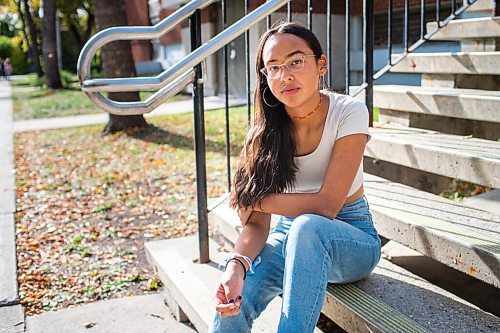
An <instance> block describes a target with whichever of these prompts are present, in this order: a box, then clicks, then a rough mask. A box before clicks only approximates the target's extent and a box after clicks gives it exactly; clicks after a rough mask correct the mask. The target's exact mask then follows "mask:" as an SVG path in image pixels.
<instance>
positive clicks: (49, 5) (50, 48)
mask: <svg viewBox="0 0 500 333" xmlns="http://www.w3.org/2000/svg"><path fill="white" fill-rule="evenodd" d="M56 5H57V0H44V1H43V34H42V51H43V60H44V62H45V76H46V81H47V86H48V87H49V88H52V89H58V88H62V82H61V76H60V75H59V62H58V55H57V37H56V33H57V32H56V11H57V10H56Z"/></svg>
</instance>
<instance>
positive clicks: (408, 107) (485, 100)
mask: <svg viewBox="0 0 500 333" xmlns="http://www.w3.org/2000/svg"><path fill="white" fill-rule="evenodd" d="M373 92H374V95H373V104H374V106H376V107H378V108H381V109H391V110H399V111H407V112H415V113H420V114H428V115H435V116H436V115H438V116H444V117H454V118H462V119H473V120H480V121H488V122H500V116H499V114H498V110H500V91H492V90H478V89H453V88H444V87H418V86H402V85H376V86H374V87H373Z"/></svg>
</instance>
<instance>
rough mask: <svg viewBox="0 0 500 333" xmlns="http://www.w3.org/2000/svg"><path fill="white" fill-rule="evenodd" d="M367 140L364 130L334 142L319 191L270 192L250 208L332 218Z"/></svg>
mask: <svg viewBox="0 0 500 333" xmlns="http://www.w3.org/2000/svg"><path fill="white" fill-rule="evenodd" d="M366 140H367V136H366V135H365V134H352V135H348V136H345V137H343V138H340V139H338V140H337V141H336V142H335V145H334V147H333V152H332V157H331V159H330V162H329V165H328V168H327V170H326V174H325V178H324V181H323V185H322V186H321V189H320V191H319V192H317V193H279V194H269V195H266V196H265V197H264V199H263V200H262V201H261V204H260V205H259V204H257V205H255V206H254V207H252V209H253V210H254V211H261V212H266V213H272V214H278V215H284V216H290V217H296V216H299V215H301V214H307V213H309V214H318V215H322V216H325V217H328V218H332V219H333V218H335V216H337V214H338V212H339V211H340V208H342V206H343V205H344V202H345V200H346V198H347V194H348V193H349V189H350V188H351V185H352V182H353V180H354V177H355V176H356V173H357V171H358V168H359V164H360V163H361V160H362V157H363V152H364V149H365V146H366Z"/></svg>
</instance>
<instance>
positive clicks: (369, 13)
mask: <svg viewBox="0 0 500 333" xmlns="http://www.w3.org/2000/svg"><path fill="white" fill-rule="evenodd" d="M475 1H476V0H470V1H465V2H464V4H463V5H462V6H458V4H457V1H456V0H453V1H441V0H436V1H424V0H420V2H418V1H410V0H405V1H404V4H403V6H402V7H396V6H395V4H394V1H393V0H387V4H386V5H387V8H385V11H386V12H385V13H383V11H382V12H381V11H380V10H379V9H378V8H374V6H375V5H376V4H380V2H374V1H372V0H363V1H362V3H363V6H362V9H361V12H359V2H360V1H357V2H356V1H350V0H345V3H344V6H343V7H344V8H343V9H344V10H343V14H344V19H345V20H344V27H345V32H344V46H345V48H344V52H345V53H344V56H345V64H344V67H345V71H344V73H342V74H341V73H334V72H333V70H332V69H333V67H332V64H333V62H332V54H333V50H332V47H333V35H332V24H333V19H334V18H333V11H334V7H335V10H336V11H337V14H338V6H337V5H338V2H337V5H335V3H336V2H335V1H322V2H323V4H324V6H322V5H321V4H320V1H312V0H308V1H307V5H306V6H307V8H306V10H305V13H304V10H303V8H302V11H300V8H299V11H294V7H295V6H296V5H298V6H303V4H304V1H298V0H297V1H289V2H288V4H287V6H286V8H283V9H282V10H281V11H279V12H278V13H275V14H273V15H270V16H268V17H267V18H266V22H265V25H266V27H267V28H269V27H270V26H271V25H272V24H273V17H274V16H275V15H278V14H286V20H288V21H292V20H293V19H295V20H297V19H298V16H299V15H300V14H302V15H304V14H305V17H306V22H304V23H305V24H306V26H307V27H308V28H309V29H315V30H318V29H319V28H316V25H315V24H314V13H322V14H326V30H327V33H326V41H325V42H326V55H327V57H328V59H329V68H330V71H329V72H330V73H329V75H328V76H327V78H326V82H327V83H328V85H329V86H332V83H333V77H334V75H345V79H344V87H343V91H344V92H345V93H346V94H351V95H353V96H356V95H358V94H359V93H361V92H363V91H364V92H365V103H366V105H367V107H368V109H369V111H370V126H372V125H373V82H374V81H375V80H377V79H378V78H380V77H381V76H382V75H383V74H385V73H387V72H388V71H389V70H390V69H391V68H392V67H393V66H394V65H396V64H397V63H399V62H400V61H401V60H403V59H404V57H406V56H407V55H408V54H409V53H411V52H413V51H415V50H416V49H417V48H418V47H420V46H421V45H423V44H424V43H425V42H426V41H428V40H429V39H431V37H432V36H433V35H434V34H435V33H436V32H437V30H435V31H426V24H427V23H428V22H430V21H437V22H438V29H440V28H442V27H444V26H445V25H447V24H448V22H449V21H451V20H453V19H455V18H457V17H458V16H459V15H460V14H462V13H463V12H464V10H466V9H467V8H468V7H469V6H470V5H472V4H473V3H474V2H475ZM252 3H253V2H252ZM416 3H417V5H416ZM233 4H234V3H233ZM353 5H358V6H357V7H358V12H354V11H353V7H354V6H353ZM249 6H250V1H249V0H245V2H244V11H243V12H242V15H246V14H247V13H248V12H249V10H250V8H249ZM315 6H317V8H319V9H320V10H319V11H318V10H316V7H315ZM227 7H228V0H221V4H220V13H221V15H220V17H221V19H222V24H221V25H220V26H221V27H222V28H223V29H224V28H225V27H226V26H227V20H228V18H227ZM321 10H323V12H321ZM401 11H403V12H402V13H401ZM415 13H417V15H419V17H418V18H417V19H416V20H413V21H412V20H411V18H412V17H413V18H415V17H414V16H412V15H415ZM384 14H385V15H386V16H387V30H386V32H385V33H384V36H381V34H380V32H379V33H378V35H377V40H381V39H386V46H385V47H386V48H387V54H388V56H387V64H386V65H385V66H383V67H382V68H381V69H379V70H378V71H377V72H375V71H374V65H373V63H374V38H375V34H377V32H376V30H375V29H374V27H373V24H374V15H384ZM401 14H402V16H403V19H402V22H398V23H400V25H398V24H396V23H395V17H396V15H401ZM196 15H199V14H198V13H197V14H196ZM355 15H358V16H361V18H362V22H363V24H362V25H363V29H362V36H353V32H352V27H351V25H352V18H353V17H354V16H355ZM337 17H338V16H337ZM415 21H417V22H418V27H415ZM192 24H195V26H192V28H191V29H194V30H198V31H199V29H200V26H199V24H200V22H199V21H198V20H196V19H193V20H192ZM396 35H398V36H401V38H400V40H399V41H396V42H395V41H394V40H395V36H396ZM192 36H193V35H192ZM356 37H357V38H362V45H363V48H362V53H363V75H362V78H363V79H362V82H358V84H356V86H355V87H351V85H352V81H353V80H352V78H351V74H352V60H351V58H352V50H351V45H352V39H353V38H356ZM243 38H244V58H245V66H244V69H245V89H246V92H245V94H244V97H246V108H247V115H248V117H247V119H248V124H250V119H251V108H252V105H251V104H252V101H251V98H252V86H251V76H252V75H251V72H250V70H251V68H252V69H253V66H252V65H251V64H250V54H251V52H252V51H255V50H252V49H251V47H250V31H249V30H247V31H246V32H245V34H244V36H243ZM395 44H397V46H398V47H401V46H402V49H403V52H402V53H400V54H395V53H394V49H395ZM193 45H194V44H193ZM377 46H378V47H379V48H380V47H381V45H380V44H379V45H377ZM382 47H383V46H382ZM222 52H223V56H222V59H223V67H224V74H223V80H222V81H223V89H220V92H223V93H224V95H225V124H224V125H225V126H224V127H225V131H226V133H225V138H226V150H225V151H226V162H225V164H226V168H227V190H228V192H230V189H231V178H232V172H231V142H230V137H231V136H230V130H231V129H230V126H229V123H230V113H231V112H230V110H231V109H230V107H229V99H230V95H231V92H230V75H229V73H228V47H227V46H225V47H224V49H223V50H222ZM197 68H199V67H197ZM198 70H200V69H198ZM197 75H201V74H199V72H197ZM200 77H201V76H200ZM202 91H203V87H202V84H200V83H196V82H195V89H194V93H193V96H194V97H193V100H194V102H195V125H196V126H197V127H196V129H195V132H196V156H197V158H196V161H197V170H198V171H197V177H198V176H199V177H200V178H198V183H199V184H198V192H199V193H198V215H199V225H200V228H199V233H200V262H207V260H208V227H207V216H208V212H207V196H206V192H207V188H206V171H205V170H206V165H205V159H204V154H205V151H204V139H203V138H200V137H199V136H203V135H204V133H203V124H202V122H203V103H202V102H201V100H202V99H203V94H202ZM199 122H200V123H199ZM200 193H201V194H200ZM226 197H227V195H226ZM218 202H219V203H220V202H222V200H218ZM211 208H213V207H211Z"/></svg>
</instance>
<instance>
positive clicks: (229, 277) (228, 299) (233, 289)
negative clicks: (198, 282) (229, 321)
mask: <svg viewBox="0 0 500 333" xmlns="http://www.w3.org/2000/svg"><path fill="white" fill-rule="evenodd" d="M243 276H244V272H243V267H241V265H240V264H239V263H238V262H234V261H231V262H229V264H228V265H227V268H226V271H225V272H224V274H222V277H221V280H220V284H219V287H218V288H217V293H216V295H215V298H216V300H217V305H216V306H215V310H217V311H218V312H220V314H221V316H222V317H228V316H236V315H237V314H239V313H240V311H241V309H240V306H241V299H242V297H241V292H242V290H243Z"/></svg>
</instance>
